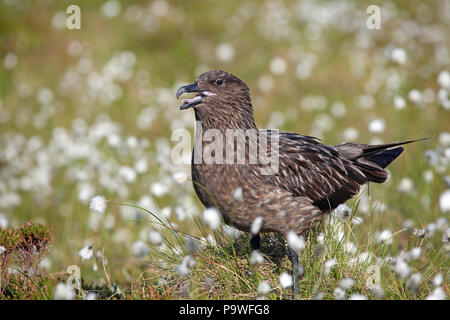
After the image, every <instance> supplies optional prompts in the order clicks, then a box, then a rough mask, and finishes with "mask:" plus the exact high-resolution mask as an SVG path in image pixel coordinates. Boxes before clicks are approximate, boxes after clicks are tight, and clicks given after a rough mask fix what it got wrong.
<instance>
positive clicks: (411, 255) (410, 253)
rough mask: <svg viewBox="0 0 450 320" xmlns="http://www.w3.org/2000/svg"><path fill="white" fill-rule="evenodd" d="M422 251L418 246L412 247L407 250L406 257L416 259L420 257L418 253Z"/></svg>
mask: <svg viewBox="0 0 450 320" xmlns="http://www.w3.org/2000/svg"><path fill="white" fill-rule="evenodd" d="M421 252H422V249H421V248H420V247H415V248H412V249H411V250H409V251H408V258H409V260H416V259H418V258H419V257H420V253H421Z"/></svg>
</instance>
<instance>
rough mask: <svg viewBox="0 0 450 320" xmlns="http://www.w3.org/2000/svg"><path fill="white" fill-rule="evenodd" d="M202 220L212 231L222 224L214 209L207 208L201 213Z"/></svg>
mask: <svg viewBox="0 0 450 320" xmlns="http://www.w3.org/2000/svg"><path fill="white" fill-rule="evenodd" d="M202 220H203V222H204V223H205V224H206V225H207V226H208V227H209V228H211V229H212V230H216V229H217V228H219V226H220V224H221V223H222V218H221V217H220V214H219V212H218V211H217V209H216V208H207V209H206V210H205V211H204V212H203V216H202Z"/></svg>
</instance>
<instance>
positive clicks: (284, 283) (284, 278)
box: [280, 272, 293, 289]
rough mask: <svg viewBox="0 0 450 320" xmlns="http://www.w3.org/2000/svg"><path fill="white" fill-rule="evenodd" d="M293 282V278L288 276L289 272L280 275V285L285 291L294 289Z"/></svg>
mask: <svg viewBox="0 0 450 320" xmlns="http://www.w3.org/2000/svg"><path fill="white" fill-rule="evenodd" d="M292 284H293V281H292V276H291V275H290V274H288V273H287V272H283V273H282V274H281V275H280V285H281V287H282V288H283V289H286V288H289V287H292Z"/></svg>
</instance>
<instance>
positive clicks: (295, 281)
mask: <svg viewBox="0 0 450 320" xmlns="http://www.w3.org/2000/svg"><path fill="white" fill-rule="evenodd" d="M288 258H289V260H291V264H292V283H293V287H292V290H293V291H294V293H295V294H297V293H298V279H297V275H298V253H297V251H295V250H294V249H292V248H291V246H289V245H288Z"/></svg>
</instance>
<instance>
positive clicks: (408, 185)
mask: <svg viewBox="0 0 450 320" xmlns="http://www.w3.org/2000/svg"><path fill="white" fill-rule="evenodd" d="M413 189H414V182H413V181H412V180H411V179H410V178H408V177H406V178H403V179H402V180H400V183H399V184H398V187H397V190H398V191H399V192H403V193H409V192H411V191H412V190H413Z"/></svg>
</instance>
